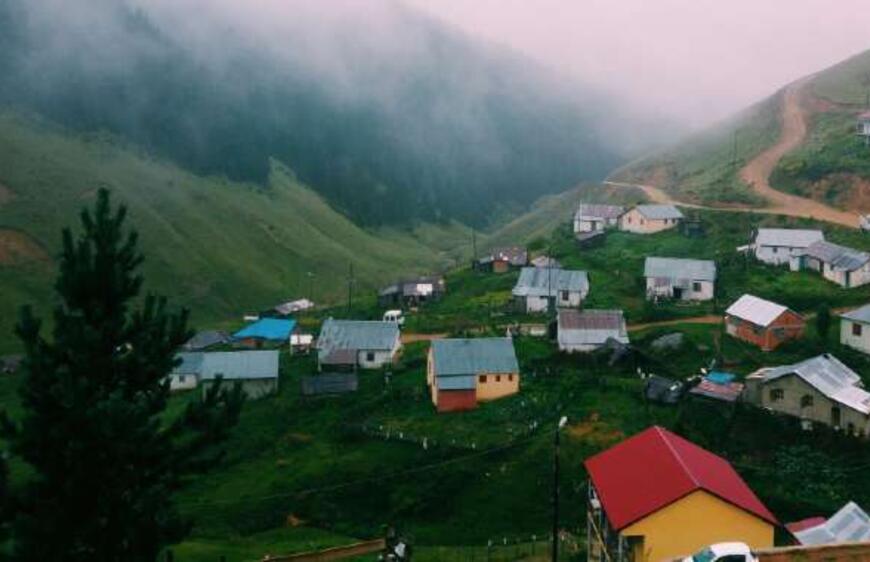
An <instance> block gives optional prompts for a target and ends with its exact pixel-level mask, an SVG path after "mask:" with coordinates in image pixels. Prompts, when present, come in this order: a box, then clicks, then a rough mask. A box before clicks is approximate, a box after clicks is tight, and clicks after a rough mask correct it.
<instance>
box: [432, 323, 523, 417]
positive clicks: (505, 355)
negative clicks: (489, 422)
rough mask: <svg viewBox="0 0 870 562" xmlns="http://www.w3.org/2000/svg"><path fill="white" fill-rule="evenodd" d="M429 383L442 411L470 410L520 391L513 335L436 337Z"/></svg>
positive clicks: (434, 400) (436, 405)
mask: <svg viewBox="0 0 870 562" xmlns="http://www.w3.org/2000/svg"><path fill="white" fill-rule="evenodd" d="M426 382H427V384H428V385H429V391H430V394H431V398H432V403H433V404H434V405H435V407H436V408H437V409H438V411H439V412H456V411H462V410H471V409H474V408H476V407H477V404H478V402H483V401H488V400H496V399H498V398H504V397H505V396H510V395H512V394H516V393H517V392H519V390H520V367H519V362H518V361H517V356H516V352H515V351H514V343H513V340H511V338H474V339H441V340H433V341H432V345H431V346H430V347H429V356H428V360H427V365H426Z"/></svg>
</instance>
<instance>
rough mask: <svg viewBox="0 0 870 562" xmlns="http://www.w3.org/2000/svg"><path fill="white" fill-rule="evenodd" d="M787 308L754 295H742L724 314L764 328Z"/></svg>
mask: <svg viewBox="0 0 870 562" xmlns="http://www.w3.org/2000/svg"><path fill="white" fill-rule="evenodd" d="M787 310H788V308H786V307H784V306H782V305H781V304H776V303H775V302H771V301H768V300H764V299H762V298H759V297H756V296H754V295H743V296H742V297H740V298H739V299H737V300H736V301H734V304H732V305H731V306H729V307H728V309H727V310H726V311H725V314H727V315H728V316H734V317H735V318H740V319H741V320H746V321H748V322H752V323H753V324H755V325H756V326H761V327H762V328H766V327H767V326H769V325H770V324H771V323H772V322H773V321H774V320H776V319H777V318H779V317H780V315H782V313H783V312H785V311H787Z"/></svg>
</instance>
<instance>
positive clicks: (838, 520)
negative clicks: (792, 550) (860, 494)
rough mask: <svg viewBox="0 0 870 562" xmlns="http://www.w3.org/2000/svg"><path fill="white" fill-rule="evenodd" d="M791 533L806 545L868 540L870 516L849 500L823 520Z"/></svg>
mask: <svg viewBox="0 0 870 562" xmlns="http://www.w3.org/2000/svg"><path fill="white" fill-rule="evenodd" d="M793 534H794V537H795V538H796V539H797V541H798V542H799V543H800V544H802V545H806V546H815V545H823V544H841V543H857V542H870V516H868V515H867V512H866V511H864V510H863V509H861V508H860V507H859V506H858V504H856V503H855V502H849V503H847V504H846V505H844V506H843V507H841V508H840V510H839V511H837V513H835V514H833V515H832V516H831V517H830V518H829V519H827V520H825V521H824V522H822V523H819V524H818V525H813V526H811V527H806V528H803V529H801V530H800V531H797V532H795V533H793Z"/></svg>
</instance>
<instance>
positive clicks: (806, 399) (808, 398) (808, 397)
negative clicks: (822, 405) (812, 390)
mask: <svg viewBox="0 0 870 562" xmlns="http://www.w3.org/2000/svg"><path fill="white" fill-rule="evenodd" d="M812 405H813V396H812V394H804V395H803V396H801V408H810V407H812Z"/></svg>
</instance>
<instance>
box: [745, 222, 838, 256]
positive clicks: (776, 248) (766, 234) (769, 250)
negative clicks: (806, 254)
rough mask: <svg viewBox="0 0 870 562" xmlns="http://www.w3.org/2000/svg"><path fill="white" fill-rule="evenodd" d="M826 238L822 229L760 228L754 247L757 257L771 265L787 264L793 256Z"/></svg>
mask: <svg viewBox="0 0 870 562" xmlns="http://www.w3.org/2000/svg"><path fill="white" fill-rule="evenodd" d="M824 239H825V235H824V233H823V232H822V231H821V230H807V229H801V228H759V229H758V234H756V236H755V242H754V243H753V245H752V247H753V248H754V250H755V258H756V259H757V260H759V261H761V262H764V263H767V264H771V265H782V264H787V263H789V262H790V261H791V257H792V256H794V255H797V254H798V253H800V252H803V251H805V250H806V249H807V248H809V247H810V244H813V243H815V242H819V241H821V240H824Z"/></svg>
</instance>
